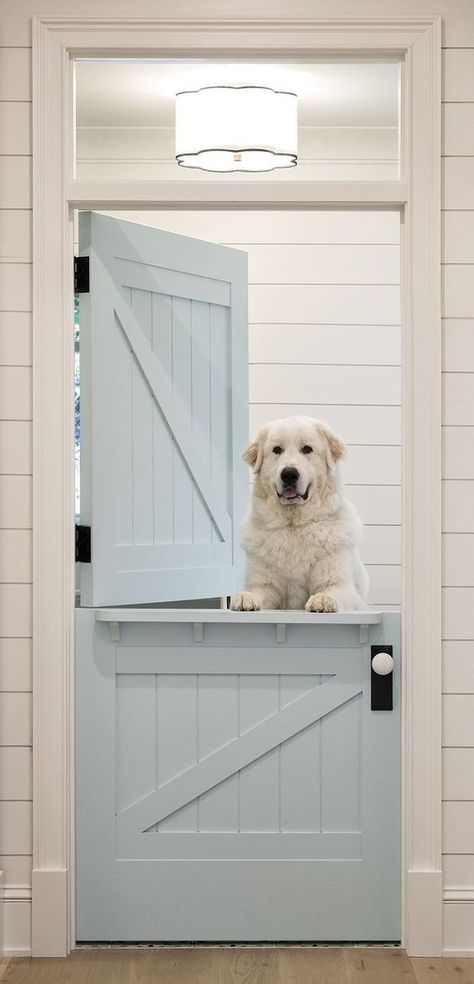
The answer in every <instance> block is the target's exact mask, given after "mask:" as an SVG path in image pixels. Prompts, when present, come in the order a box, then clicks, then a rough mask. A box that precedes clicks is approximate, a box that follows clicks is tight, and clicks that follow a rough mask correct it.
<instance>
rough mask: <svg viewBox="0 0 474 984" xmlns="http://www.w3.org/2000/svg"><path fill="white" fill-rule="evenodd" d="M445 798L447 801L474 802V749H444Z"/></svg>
mask: <svg viewBox="0 0 474 984" xmlns="http://www.w3.org/2000/svg"><path fill="white" fill-rule="evenodd" d="M443 796H444V799H445V800H446V801H448V800H453V801H461V800H462V801H467V800H470V801H472V800H474V748H444V749H443Z"/></svg>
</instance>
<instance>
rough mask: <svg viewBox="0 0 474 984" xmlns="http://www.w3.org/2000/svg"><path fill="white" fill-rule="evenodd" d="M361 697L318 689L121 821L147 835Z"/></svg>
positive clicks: (342, 687)
mask: <svg viewBox="0 0 474 984" xmlns="http://www.w3.org/2000/svg"><path fill="white" fill-rule="evenodd" d="M361 692H362V684H361V683H354V684H337V683H332V684H329V683H328V684H323V685H322V686H320V687H316V688H315V689H314V690H311V691H310V692H309V693H306V694H304V695H303V696H302V697H299V698H298V699H297V700H294V701H292V703H291V704H288V706H287V707H285V708H284V709H283V710H281V711H278V712H277V713H276V714H272V715H271V716H270V717H268V718H266V720H264V721H262V722H261V723H260V724H257V725H256V726H255V727H254V728H250V729H249V731H246V732H244V734H242V735H240V737H238V738H234V739H233V741H230V742H229V743H228V744H227V745H224V746H223V747H222V748H219V749H218V750H217V751H215V752H212V753H211V754H210V755H207V756H206V758H203V759H201V761H200V762H197V763H196V765H193V766H191V768H189V769H187V770H186V771H185V772H182V773H181V774H180V775H178V776H176V777H175V778H174V779H170V780H169V782H166V783H164V784H163V785H162V786H161V787H160V788H159V789H157V790H155V792H153V793H150V795H149V796H146V797H145V798H144V799H142V800H140V802H138V803H134V804H133V806H131V807H129V808H128V809H127V810H124V811H123V814H121V815H120V822H121V823H122V822H123V821H125V824H126V826H127V827H128V829H129V830H131V831H136V829H137V827H139V829H140V830H141V831H142V832H145V831H146V830H147V828H149V827H152V826H153V825H154V824H155V823H159V821H160V820H164V818H165V817H168V816H169V815H170V814H171V813H174V812H175V811H176V810H179V809H180V808H181V807H182V806H185V805H186V804H187V803H190V802H191V800H194V799H196V797H197V796H201V795H202V794H203V793H205V792H207V790H209V789H212V788H213V787H214V786H217V785H218V783H220V782H223V781H224V779H227V778H228V777H229V776H231V775H234V774H235V773H236V772H238V771H239V770H240V769H243V768H245V766H247V765H249V764H250V763H251V762H254V761H255V759H258V758H261V756H262V755H265V754H266V753H267V752H269V751H271V749H272V748H275V747H276V746H277V745H280V744H281V743H282V742H284V741H286V740H287V739H288V738H291V737H292V736H293V735H295V734H297V733H298V732H299V731H302V730H303V729H304V728H307V727H308V726H309V725H310V724H313V723H314V721H317V720H319V718H322V717H324V715H325V714H329V712H330V711H333V710H335V708H336V707H339V706H340V705H341V704H345V703H347V701H349V700H352V698H353V697H356V696H357V695H358V694H360V693H361Z"/></svg>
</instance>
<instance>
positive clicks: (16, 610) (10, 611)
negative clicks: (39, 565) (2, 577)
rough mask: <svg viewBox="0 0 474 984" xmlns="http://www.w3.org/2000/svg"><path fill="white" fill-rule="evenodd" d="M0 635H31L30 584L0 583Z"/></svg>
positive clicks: (22, 636)
mask: <svg viewBox="0 0 474 984" xmlns="http://www.w3.org/2000/svg"><path fill="white" fill-rule="evenodd" d="M0 636H6V637H10V636H13V637H16V636H20V637H21V638H23V639H24V638H29V637H30V636H31V585H29V584H0Z"/></svg>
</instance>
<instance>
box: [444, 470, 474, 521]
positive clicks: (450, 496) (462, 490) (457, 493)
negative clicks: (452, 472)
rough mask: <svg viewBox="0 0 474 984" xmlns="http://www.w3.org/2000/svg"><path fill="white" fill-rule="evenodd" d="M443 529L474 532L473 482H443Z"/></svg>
mask: <svg viewBox="0 0 474 984" xmlns="http://www.w3.org/2000/svg"><path fill="white" fill-rule="evenodd" d="M443 529H444V530H445V532H446V533H474V482H469V481H464V482H456V481H451V482H448V481H444V482H443Z"/></svg>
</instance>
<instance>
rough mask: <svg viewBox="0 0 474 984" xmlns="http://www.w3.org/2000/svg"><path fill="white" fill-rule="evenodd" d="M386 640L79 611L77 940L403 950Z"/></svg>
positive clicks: (390, 629)
mask: <svg viewBox="0 0 474 984" xmlns="http://www.w3.org/2000/svg"><path fill="white" fill-rule="evenodd" d="M213 614H214V616H215V615H216V613H213ZM157 618H159V613H157ZM303 618H304V616H303ZM399 633H400V626H399V616H398V615H396V614H387V615H384V616H383V620H382V622H381V623H380V624H375V625H371V626H370V627H369V642H368V643H365V642H360V637H359V625H358V624H353V625H351V624H350V623H349V624H347V623H345V624H337V622H332V623H331V624H329V625H326V626H325V625H324V624H323V623H322V622H319V624H314V625H313V626H312V625H311V624H308V622H302V623H301V624H298V622H292V624H291V625H289V626H288V631H287V636H286V640H285V641H284V642H281V641H280V642H277V637H276V631H275V625H272V624H271V623H253V624H252V616H251V615H249V616H248V619H247V622H246V623H240V624H239V623H237V624H232V623H227V624H226V623H225V613H222V619H221V621H220V622H216V623H213V622H209V623H205V622H204V623H203V639H202V641H200V642H198V641H195V639H194V631H193V624H192V623H179V622H175V623H170V622H159V621H157V622H156V623H146V624H144V623H140V622H135V623H133V622H124V623H121V624H120V627H119V635H120V638H119V640H118V641H112V638H111V633H110V631H109V625H108V624H107V623H106V622H99V621H97V620H95V613H94V612H91V611H87V610H80V609H79V610H78V611H77V738H76V748H77V915H78V926H77V934H78V939H79V940H81V939H82V940H93V939H95V940H104V939H107V940H180V939H181V940H182V939H185V940H189V939H196V940H198V939H201V940H211V939H214V940H232V939H234V940H239V939H240V940H270V939H272V940H273V939H274V940H277V939H279V940H298V939H301V940H303V939H308V940H397V939H399V936H400V890H399V884H400V817H399V813H400V749H399V719H400V701H399V678H400V677H399V674H400V651H399ZM376 642H378V643H391V644H392V645H393V647H394V656H395V676H394V684H395V701H394V710H393V711H392V712H373V711H371V710H370V644H371V643H376Z"/></svg>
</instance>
